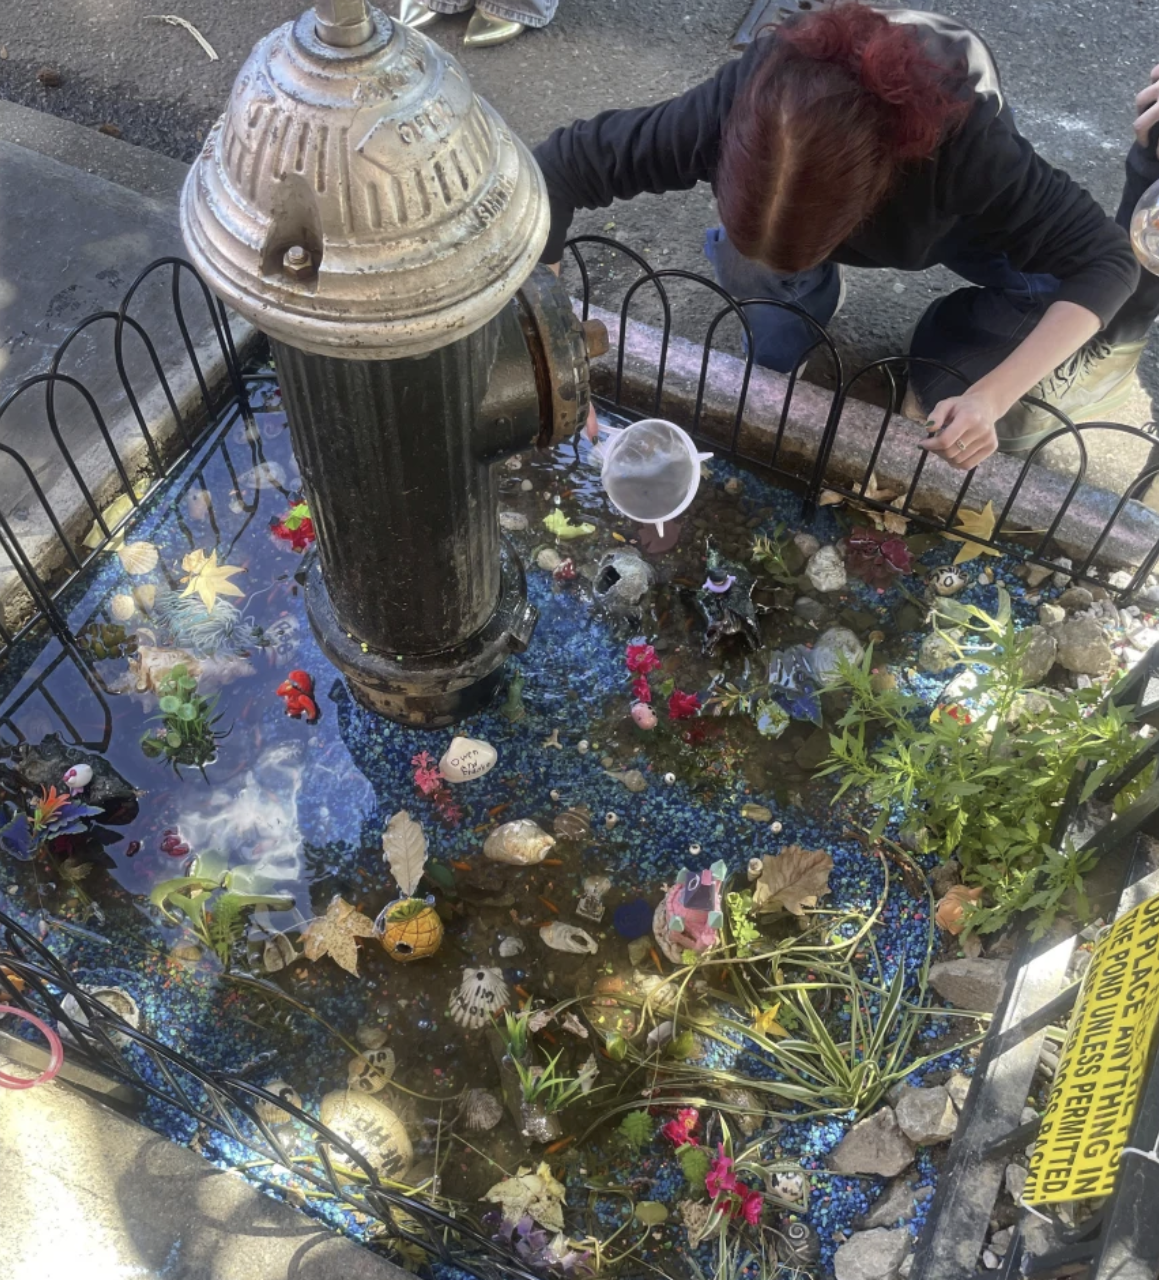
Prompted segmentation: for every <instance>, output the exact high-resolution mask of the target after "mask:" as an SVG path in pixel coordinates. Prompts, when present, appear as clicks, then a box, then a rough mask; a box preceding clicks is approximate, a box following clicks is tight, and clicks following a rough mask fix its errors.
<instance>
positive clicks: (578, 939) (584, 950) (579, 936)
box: [539, 920, 599, 956]
mask: <svg viewBox="0 0 1159 1280" xmlns="http://www.w3.org/2000/svg"><path fill="white" fill-rule="evenodd" d="M539 936H540V937H541V938H542V939H543V941H544V942H545V943H546V944H547V945H548V946H549V947H550V948H551V949H552V950H553V951H567V952H570V953H571V954H572V955H577V956H582V955H589V956H594V955H595V954H596V952H597V951H598V950H599V946H598V944H597V943H596V940H595V939H594V938H593V937H592V936H591V934H590V933H588V932H586V931H585V930H583V929H580V928H579V927H578V926H577V925H574V924H564V922H563V921H562V920H553V921H552V922H551V923H550V924H545V925H544V926H543V928H542V929H540V931H539Z"/></svg>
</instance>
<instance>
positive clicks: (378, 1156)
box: [319, 1089, 414, 1182]
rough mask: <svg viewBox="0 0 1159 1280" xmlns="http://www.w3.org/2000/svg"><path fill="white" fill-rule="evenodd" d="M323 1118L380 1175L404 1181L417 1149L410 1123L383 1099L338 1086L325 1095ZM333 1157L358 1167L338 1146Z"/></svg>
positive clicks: (337, 1164)
mask: <svg viewBox="0 0 1159 1280" xmlns="http://www.w3.org/2000/svg"><path fill="white" fill-rule="evenodd" d="M319 1118H320V1119H321V1121H322V1123H323V1124H324V1125H325V1126H326V1127H327V1128H328V1129H331V1130H333V1132H334V1133H336V1134H337V1135H338V1137H340V1138H341V1139H342V1140H343V1142H345V1143H346V1144H347V1145H348V1146H350V1147H351V1148H353V1150H354V1151H356V1152H357V1153H358V1154H359V1155H360V1156H362V1158H363V1159H364V1160H365V1161H366V1162H367V1164H369V1165H370V1167H371V1168H372V1169H373V1170H374V1171H375V1173H377V1174H378V1176H379V1177H380V1178H390V1179H395V1180H397V1181H400V1182H401V1181H402V1179H403V1178H404V1177H405V1176H406V1171H407V1170H408V1169H409V1168H410V1166H411V1164H412V1163H413V1161H414V1149H413V1148H412V1146H411V1142H410V1138H409V1137H408V1136H407V1132H406V1127H405V1126H404V1125H403V1123H402V1121H401V1120H400V1119H399V1118H398V1116H397V1115H395V1113H394V1112H393V1111H392V1110H391V1109H390V1108H389V1107H388V1106H387V1105H386V1104H385V1103H383V1102H379V1100H378V1099H377V1098H373V1097H370V1096H369V1095H368V1094H364V1093H356V1092H353V1091H352V1090H350V1089H336V1090H335V1091H334V1092H333V1093H328V1094H326V1096H325V1097H324V1098H323V1099H322V1106H321V1110H320V1115H319ZM330 1159H331V1160H332V1161H333V1163H334V1164H335V1166H336V1167H337V1168H339V1169H341V1168H343V1167H344V1165H348V1166H350V1167H354V1168H357V1166H356V1165H354V1162H353V1161H351V1160H349V1159H348V1158H347V1157H345V1156H344V1154H343V1152H342V1151H341V1150H340V1149H339V1148H337V1147H334V1148H332V1149H331V1150H330Z"/></svg>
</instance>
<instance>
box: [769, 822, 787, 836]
mask: <svg viewBox="0 0 1159 1280" xmlns="http://www.w3.org/2000/svg"><path fill="white" fill-rule="evenodd" d="M784 829H785V828H784V825H783V824H782V823H780V822H770V823H769V830H770V831H771V832H772V833H773V835H775V836H779V835H780V834H781V832H782V831H784Z"/></svg>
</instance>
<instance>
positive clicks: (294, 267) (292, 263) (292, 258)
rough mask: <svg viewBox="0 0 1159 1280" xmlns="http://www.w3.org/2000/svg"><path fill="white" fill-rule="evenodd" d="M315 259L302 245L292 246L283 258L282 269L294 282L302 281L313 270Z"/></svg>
mask: <svg viewBox="0 0 1159 1280" xmlns="http://www.w3.org/2000/svg"><path fill="white" fill-rule="evenodd" d="M313 266H314V259H313V258H312V257H311V256H310V252H309V250H308V249H303V248H302V246H301V245H300V244H295V245H291V246H290V247H289V248H288V249H287V250H286V252H285V254H284V255H283V257H282V268H283V269H284V271H285V273H286V275H288V276H289V277H290V278H291V279H292V280H302V279H304V278H305V277H306V276H308V275H309V274H310V272H311V270H312V269H313Z"/></svg>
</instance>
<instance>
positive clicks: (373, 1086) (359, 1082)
mask: <svg viewBox="0 0 1159 1280" xmlns="http://www.w3.org/2000/svg"><path fill="white" fill-rule="evenodd" d="M394 1067H395V1059H394V1050H393V1049H368V1050H367V1051H366V1052H365V1053H363V1054H360V1055H359V1056H358V1057H357V1058H351V1059H350V1066H349V1067H348V1068H347V1071H346V1083H347V1087H348V1088H351V1089H357V1090H358V1092H359V1093H381V1092H382V1091H383V1089H385V1088H386V1086H387V1085H388V1084H389V1083H390V1079H391V1077H392V1076H393V1075H394Z"/></svg>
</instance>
